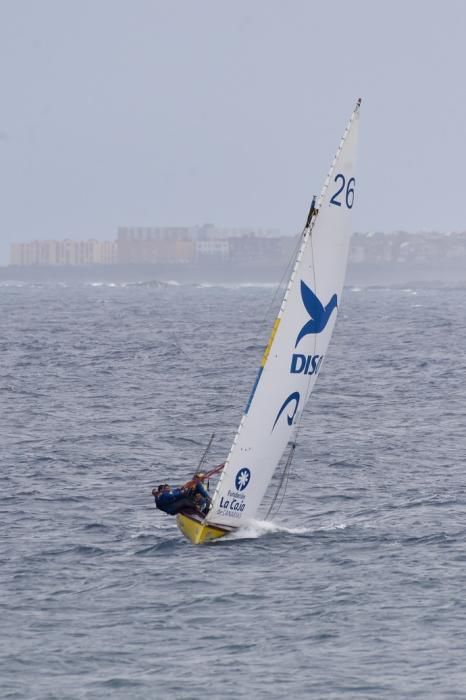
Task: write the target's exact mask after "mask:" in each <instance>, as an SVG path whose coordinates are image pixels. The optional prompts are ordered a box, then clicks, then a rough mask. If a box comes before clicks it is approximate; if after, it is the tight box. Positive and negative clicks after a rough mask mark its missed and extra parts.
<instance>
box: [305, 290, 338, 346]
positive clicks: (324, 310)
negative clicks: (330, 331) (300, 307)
mask: <svg viewBox="0 0 466 700" xmlns="http://www.w3.org/2000/svg"><path fill="white" fill-rule="evenodd" d="M301 298H302V300H303V304H304V307H305V309H306V311H307V313H308V314H309V316H310V317H311V320H310V321H307V322H306V323H305V324H304V326H303V327H302V328H301V330H300V331H299V335H298V337H297V339H296V343H295V347H297V345H298V343H299V341H300V340H302V338H304V336H305V335H309V334H310V333H322V331H323V330H324V328H325V326H326V325H327V323H328V322H329V319H330V316H331V315H332V311H333V309H335V308H337V306H338V303H337V295H336V294H334V295H333V296H332V298H331V299H330V301H329V303H328V304H327V306H325V307H324V305H323V304H322V302H321V301H320V299H318V297H317V296H316V295H315V294H314V292H313V291H312V289H310V288H309V287H308V286H307V284H306V283H305V282H303V280H301Z"/></svg>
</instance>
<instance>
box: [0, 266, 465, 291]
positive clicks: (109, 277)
mask: <svg viewBox="0 0 466 700" xmlns="http://www.w3.org/2000/svg"><path fill="white" fill-rule="evenodd" d="M287 269H288V270H289V268H287V267H286V266H285V265H233V264H231V263H228V262H219V263H217V264H212V263H211V264H204V265H202V264H159V265H156V264H146V265H142V264H133V265H129V264H128V265H118V264H117V265H68V266H67V265H50V266H48V265H29V266H16V265H8V266H3V267H0V282H25V283H31V284H54V283H57V284H58V283H69V284H83V283H84V284H85V283H93V282H94V283H95V282H106V283H116V284H124V283H127V284H136V283H157V282H162V283H163V282H165V283H166V282H178V283H179V284H202V283H210V284H221V283H227V284H228V283H244V284H247V283H251V284H253V283H270V284H279V283H280V282H282V281H283V280H284V279H287V274H286V272H287ZM346 284H347V285H349V286H362V287H367V286H388V287H390V286H395V287H398V286H413V285H418V286H419V285H421V286H433V287H442V286H454V287H455V286H459V287H464V286H466V265H465V263H464V262H463V261H462V260H448V261H443V260H442V261H441V262H437V263H435V262H423V263H412V262H377V263H369V262H351V263H350V264H349V267H348V273H347V277H346Z"/></svg>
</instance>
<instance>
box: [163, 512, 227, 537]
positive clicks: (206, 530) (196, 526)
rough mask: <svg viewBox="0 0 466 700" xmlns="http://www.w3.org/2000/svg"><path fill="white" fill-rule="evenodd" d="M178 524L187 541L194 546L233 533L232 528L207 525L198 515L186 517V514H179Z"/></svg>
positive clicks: (177, 517)
mask: <svg viewBox="0 0 466 700" xmlns="http://www.w3.org/2000/svg"><path fill="white" fill-rule="evenodd" d="M176 524H177V525H178V527H179V529H180V530H181V532H182V533H183V535H184V536H185V537H186V539H188V540H189V541H190V542H191V543H192V544H203V543H204V542H209V541H210V540H216V539H218V538H219V537H224V535H228V533H229V532H232V529H231V528H229V529H227V528H222V527H220V526H219V525H211V524H210V523H206V522H204V520H202V519H201V518H199V516H197V515H196V514H193V515H186V514H185V513H178V515H177V516H176Z"/></svg>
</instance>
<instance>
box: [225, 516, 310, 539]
mask: <svg viewBox="0 0 466 700" xmlns="http://www.w3.org/2000/svg"><path fill="white" fill-rule="evenodd" d="M276 532H285V533H287V534H289V535H304V534H305V533H307V532H312V530H311V528H309V527H285V525H280V524H278V523H273V522H270V521H268V520H251V521H250V522H249V523H248V524H247V525H246V526H245V527H241V528H239V529H238V530H236V531H235V532H233V533H232V534H231V535H228V539H230V540H232V539H234V540H254V539H257V538H258V537H263V535H270V534H274V533H276Z"/></svg>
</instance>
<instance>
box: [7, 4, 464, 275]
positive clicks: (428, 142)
mask: <svg viewBox="0 0 466 700" xmlns="http://www.w3.org/2000/svg"><path fill="white" fill-rule="evenodd" d="M465 37H466V2H463V0H443V1H438V2H432V1H429V0H422V1H421V0H410V1H408V0H402V1H400V0H389V1H384V0H381V1H377V2H376V1H374V0H373V1H370V0H364V1H362V0H351V1H345V2H343V1H338V0H332V2H322V0H321V1H320V2H314V1H313V0H301V1H299V0H280V1H278V0H228V1H227V0H165V1H161V0H160V1H159V0H68V1H67V0H55V1H54V0H0V84H1V87H2V95H1V97H2V99H1V110H0V189H1V195H2V196H1V206H0V240H1V245H0V262H1V263H6V262H7V261H8V252H9V245H10V243H11V242H13V241H19V240H32V239H34V238H36V237H37V238H65V237H67V236H69V237H75V238H88V237H98V238H109V239H112V238H114V237H115V232H116V228H117V226H118V225H124V224H138V225H157V224H159V225H170V224H171V225H177V224H178V225H185V224H196V223H204V222H207V221H208V222H214V223H216V224H218V225H220V226H227V225H238V226H241V225H248V224H250V225H253V226H262V225H263V226H273V227H278V228H280V229H281V230H282V232H284V233H294V232H297V231H298V230H299V229H300V228H301V227H302V225H303V223H304V221H305V218H306V213H307V207H308V203H309V199H310V197H311V196H312V194H313V193H318V192H319V191H320V188H321V186H322V183H323V179H324V176H325V174H326V171H327V169H328V167H329V164H330V161H331V159H332V157H333V154H334V151H335V149H336V146H337V144H338V140H339V138H340V136H341V134H342V132H343V129H344V126H345V124H346V121H347V119H348V117H349V115H350V113H351V110H352V108H353V106H354V103H355V101H356V98H357V97H359V96H361V97H362V98H363V104H362V111H361V128H360V151H359V168H358V178H357V200H356V204H357V206H355V207H354V221H355V229H356V230H359V231H368V230H385V231H392V230H397V229H404V230H409V231H417V230H419V229H429V230H431V229H438V230H445V231H447V230H466V206H465V199H466V198H465V190H466V175H465V173H464V166H463V162H464V154H465V149H466V77H465V73H466V38H465Z"/></svg>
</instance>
